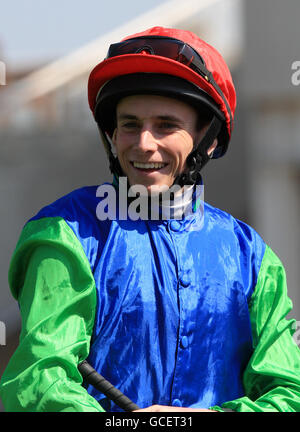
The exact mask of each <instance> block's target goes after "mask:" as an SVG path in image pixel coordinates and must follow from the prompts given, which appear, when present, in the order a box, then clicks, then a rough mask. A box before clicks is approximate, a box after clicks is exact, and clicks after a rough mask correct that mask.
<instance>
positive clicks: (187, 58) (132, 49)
mask: <svg viewBox="0 0 300 432" xmlns="http://www.w3.org/2000/svg"><path fill="white" fill-rule="evenodd" d="M139 53H147V54H151V55H157V56H160V57H166V58H169V59H171V60H175V61H178V62H179V63H182V64H184V65H185V66H188V67H189V68H191V69H193V70H194V71H195V72H197V73H198V74H200V75H201V76H203V77H204V78H206V79H207V80H208V78H209V75H210V73H209V71H208V70H207V69H206V67H205V63H204V60H203V58H202V57H201V56H200V55H199V54H198V53H197V51H195V50H194V48H192V47H191V46H190V45H188V44H186V43H184V42H182V41H180V40H178V39H173V38H169V37H165V36H147V37H136V38H133V39H127V40H125V41H123V42H119V43H115V44H112V45H110V47H109V50H108V53H107V56H106V60H107V59H109V58H111V57H117V56H120V55H126V54H139Z"/></svg>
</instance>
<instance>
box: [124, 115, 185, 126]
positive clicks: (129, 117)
mask: <svg viewBox="0 0 300 432" xmlns="http://www.w3.org/2000/svg"><path fill="white" fill-rule="evenodd" d="M117 118H118V120H140V119H139V117H137V116H135V115H133V114H126V113H125V114H119V115H118V116H117ZM154 118H155V119H157V120H163V121H170V122H174V123H180V124H181V123H182V120H181V119H180V118H178V117H176V116H173V115H158V116H155V117H154Z"/></svg>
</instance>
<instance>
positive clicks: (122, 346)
mask: <svg viewBox="0 0 300 432" xmlns="http://www.w3.org/2000/svg"><path fill="white" fill-rule="evenodd" d="M99 202H101V203H102V202H103V201H102V200H100V199H99V197H97V187H96V186H90V187H85V188H81V189H78V190H75V191H73V192H72V193H70V194H68V195H66V196H64V197H62V198H60V199H59V200H57V201H56V202H54V203H53V204H51V205H49V206H46V207H45V208H43V209H42V210H41V211H40V212H39V213H38V214H37V215H36V216H35V217H34V218H32V219H31V220H30V221H29V222H28V223H27V224H26V225H25V227H24V229H23V231H22V234H21V236H20V239H19V242H18V245H17V247H16V250H15V252H14V255H13V258H12V262H11V267H10V272H9V280H10V286H11V290H12V293H13V295H14V296H15V298H16V299H17V300H18V302H19V305H20V309H21V315H22V333H21V335H20V344H19V346H18V348H17V350H16V352H15V354H14V355H13V357H12V359H11V360H10V363H9V365H8V367H7V368H6V370H5V373H4V374H3V377H2V379H1V384H0V395H1V397H2V399H3V402H4V404H5V408H6V410H11V411H103V409H104V410H107V411H120V408H118V407H117V406H116V405H115V404H114V403H112V402H111V401H109V400H108V399H107V398H106V397H105V396H104V395H103V394H101V393H99V392H98V391H97V390H95V389H94V388H93V387H91V386H88V387H87V391H86V389H85V388H83V387H82V385H81V384H82V379H81V377H80V374H79V372H78V370H77V365H78V363H79V362H80V361H81V360H84V359H85V358H86V357H88V361H89V362H90V363H91V365H92V366H93V367H94V368H95V369H96V370H97V371H98V372H99V373H101V374H102V375H103V376H104V377H105V378H106V379H107V380H109V381H110V382H111V383H112V384H113V385H115V386H116V387H117V388H119V389H120V390H121V391H122V392H123V393H125V395H127V396H128V397H129V398H130V399H132V400H133V402H135V403H136V404H137V405H139V406H140V407H142V408H143V407H147V406H150V405H153V404H159V405H173V406H183V407H192V408H196V407H199V408H208V407H214V408H215V409H217V410H222V409H223V408H226V407H227V408H231V409H234V410H237V411H298V410H300V373H299V371H300V355H299V349H298V347H297V346H296V344H295V343H294V341H293V339H292V330H291V328H292V324H293V323H292V322H291V321H287V320H286V319H285V316H286V314H287V313H288V312H289V311H290V309H291V302H290V300H289V299H288V297H287V292H286V283H285V273H284V269H283V266H282V264H281V262H280V260H279V259H278V258H277V257H276V255H275V254H274V253H273V252H272V251H271V249H270V248H269V246H267V245H266V244H265V243H264V242H263V240H262V239H261V238H260V236H259V235H258V234H257V233H256V232H255V231H254V230H253V229H252V228H250V227H249V226H248V225H246V224H245V223H243V222H240V221H238V220H236V219H234V218H233V217H232V216H230V215H229V214H227V213H225V212H223V211H221V210H218V209H216V208H213V207H211V206H210V205H208V204H203V202H202V205H200V207H198V209H195V210H194V211H193V212H191V213H190V214H189V215H188V216H186V217H185V218H184V219H183V220H174V219H173V220H152V221H147V220H137V221H132V220H120V218H117V219H115V220H103V221H100V220H99V219H98V217H97V214H98V213H97V208H98V205H99ZM121 219H122V218H121ZM97 401H98V402H99V404H98V403H97ZM224 403H225V404H224ZM221 405H222V408H220V407H221Z"/></svg>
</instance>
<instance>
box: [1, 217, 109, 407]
mask: <svg viewBox="0 0 300 432" xmlns="http://www.w3.org/2000/svg"><path fill="white" fill-rule="evenodd" d="M9 283H10V287H11V290H12V294H13V296H14V297H15V298H16V299H17V300H18V303H19V306H20V313H21V318H22V330H21V334H20V341H19V346H18V348H17V349H16V351H15V353H14V354H13V356H12V357H11V359H10V362H9V364H8V366H7V368H6V370H5V372H4V374H3V376H2V379H1V383H0V396H1V399H2V401H3V404H4V408H5V410H6V411H10V412H12V411H15V412H16V411H17V412H20V411H30V412H36V411H43V412H50V411H51V412H53V411H54V412H59V411H103V409H102V408H101V406H100V405H99V404H98V402H97V401H96V400H95V399H94V398H92V397H91V396H90V395H89V394H88V393H87V391H86V390H85V388H84V387H82V385H81V384H82V378H81V375H80V373H79V372H78V370H77V365H78V363H79V362H80V361H82V360H84V359H85V358H86V357H87V356H88V353H89V346H90V339H91V335H92V331H93V325H94V316H95V308H96V290H95V282H94V278H93V275H92V272H91V269H90V265H89V262H88V260H87V257H86V255H85V254H84V251H83V249H82V246H81V244H80V242H79V241H78V239H77V238H76V236H75V234H74V233H73V231H72V230H71V228H70V227H69V226H68V225H67V224H66V222H65V221H64V220H63V219H61V218H43V219H40V220H37V221H31V222H29V223H28V224H27V225H26V226H25V227H24V229H23V231H22V234H21V237H20V239H19V242H18V244H17V247H16V250H15V252H14V255H13V257H12V261H11V265H10V270H9Z"/></svg>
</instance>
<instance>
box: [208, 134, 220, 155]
mask: <svg viewBox="0 0 300 432" xmlns="http://www.w3.org/2000/svg"><path fill="white" fill-rule="evenodd" d="M217 145H218V138H215V139H214V142H213V143H212V145H211V146H210V147H209V149H208V150H207V154H208V156H209V157H212V155H213V152H214V150H215V148H216V147H217Z"/></svg>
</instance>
